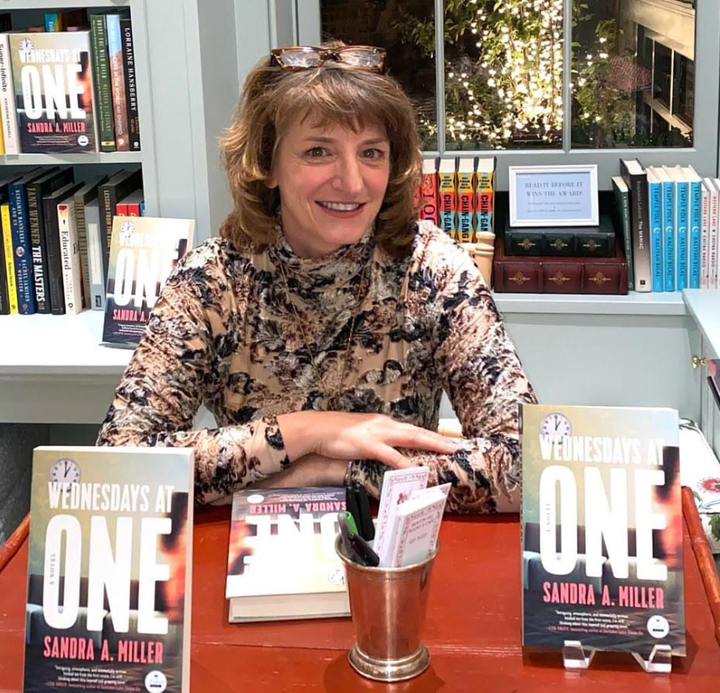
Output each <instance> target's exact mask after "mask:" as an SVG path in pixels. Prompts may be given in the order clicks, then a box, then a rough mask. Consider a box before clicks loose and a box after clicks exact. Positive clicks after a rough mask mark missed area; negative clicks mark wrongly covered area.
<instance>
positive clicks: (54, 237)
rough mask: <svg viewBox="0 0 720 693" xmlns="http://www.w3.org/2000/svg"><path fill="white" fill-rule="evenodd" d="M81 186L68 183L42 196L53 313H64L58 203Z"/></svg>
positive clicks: (49, 288) (49, 287) (49, 289)
mask: <svg viewBox="0 0 720 693" xmlns="http://www.w3.org/2000/svg"><path fill="white" fill-rule="evenodd" d="M81 186H82V183H68V184H67V185H63V186H62V187H61V188H58V189H57V190H55V191H54V192H52V193H50V194H49V195H46V196H45V197H43V200H42V204H43V214H44V217H45V225H44V228H43V233H44V234H45V247H46V249H47V265H48V291H49V294H50V310H51V312H52V314H53V315H65V288H64V284H63V266H62V249H61V247H60V225H59V221H60V220H59V219H58V211H57V210H58V205H59V204H60V203H61V202H62V201H63V200H65V199H67V198H68V197H69V196H70V195H73V194H75V192H76V191H77V190H78V189H79V188H80V187H81Z"/></svg>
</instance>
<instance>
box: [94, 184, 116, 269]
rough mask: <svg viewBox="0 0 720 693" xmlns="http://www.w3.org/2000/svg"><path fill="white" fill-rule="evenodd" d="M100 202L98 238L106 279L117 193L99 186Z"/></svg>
mask: <svg viewBox="0 0 720 693" xmlns="http://www.w3.org/2000/svg"><path fill="white" fill-rule="evenodd" d="M98 199H99V201H100V228H101V230H102V234H101V236H100V238H101V242H102V253H103V270H104V273H105V276H106V277H107V269H108V261H109V259H110V245H111V243H112V226H113V212H114V210H115V206H116V205H117V191H116V189H115V188H114V187H113V186H110V185H101V186H100V189H99V192H98Z"/></svg>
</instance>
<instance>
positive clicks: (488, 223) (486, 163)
mask: <svg viewBox="0 0 720 693" xmlns="http://www.w3.org/2000/svg"><path fill="white" fill-rule="evenodd" d="M475 170H476V174H475V182H476V186H477V202H476V205H475V209H476V210H477V211H476V214H477V223H476V226H475V228H476V230H477V231H481V232H483V233H495V213H494V210H495V199H494V198H495V192H494V185H495V184H494V178H495V157H494V156H493V157H480V158H479V159H478V160H477V167H476V169H475Z"/></svg>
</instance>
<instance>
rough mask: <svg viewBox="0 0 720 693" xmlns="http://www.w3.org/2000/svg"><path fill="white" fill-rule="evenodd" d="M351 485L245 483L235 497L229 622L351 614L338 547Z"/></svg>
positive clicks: (229, 566) (228, 594)
mask: <svg viewBox="0 0 720 693" xmlns="http://www.w3.org/2000/svg"><path fill="white" fill-rule="evenodd" d="M344 510H345V489H343V488H332V487H326V488H315V487H307V488H283V489H245V490H241V491H237V492H236V493H235V494H234V496H233V506H232V523H231V525H230V547H229V551H228V568H227V583H226V591H225V596H226V597H227V598H228V600H229V601H230V605H229V620H230V621H231V622H235V621H270V620H283V619H300V618H325V617H332V616H347V615H348V614H349V613H350V605H349V602H348V595H347V589H346V587H345V573H344V570H343V567H342V564H341V562H340V559H339V558H338V556H337V554H336V552H335V538H336V536H337V534H338V531H339V526H338V521H337V515H338V512H341V511H344Z"/></svg>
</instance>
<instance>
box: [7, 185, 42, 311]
mask: <svg viewBox="0 0 720 693" xmlns="http://www.w3.org/2000/svg"><path fill="white" fill-rule="evenodd" d="M9 192H10V221H11V224H12V237H13V250H14V251H15V282H16V283H17V292H18V307H19V310H20V313H21V314H22V315H33V314H34V313H36V312H37V304H36V302H35V286H34V282H33V269H32V245H31V243H30V228H29V223H28V211H27V195H26V192H25V186H24V185H21V184H18V183H11V184H10V186H9Z"/></svg>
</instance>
